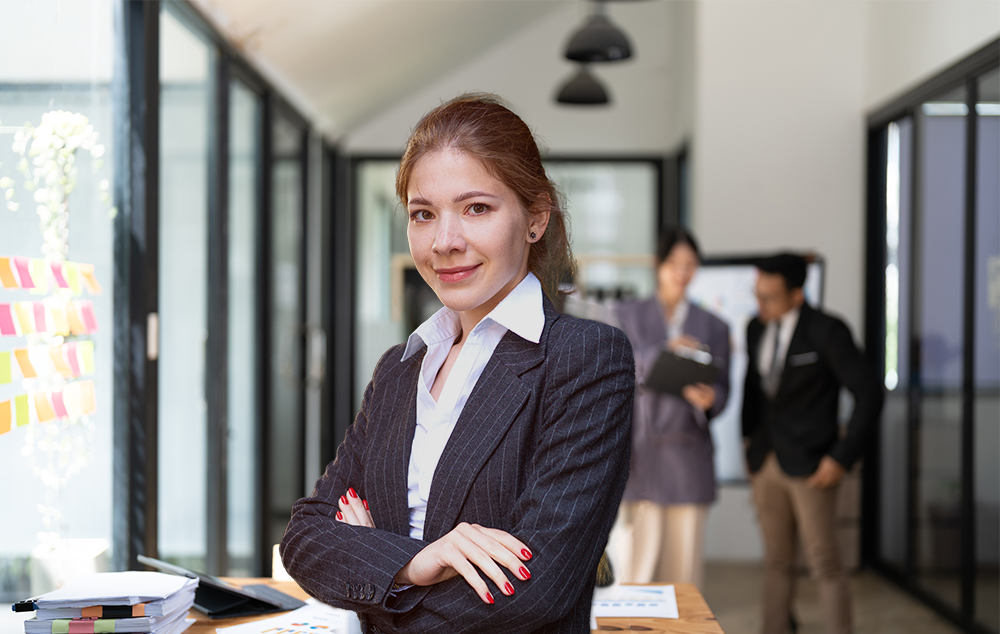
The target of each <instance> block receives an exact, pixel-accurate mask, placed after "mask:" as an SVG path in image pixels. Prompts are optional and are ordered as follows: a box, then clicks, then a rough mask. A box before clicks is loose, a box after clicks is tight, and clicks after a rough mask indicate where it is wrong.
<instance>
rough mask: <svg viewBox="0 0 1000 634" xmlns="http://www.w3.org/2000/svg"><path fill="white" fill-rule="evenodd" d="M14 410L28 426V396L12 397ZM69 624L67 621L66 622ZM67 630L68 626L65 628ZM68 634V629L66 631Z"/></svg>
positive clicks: (22, 422)
mask: <svg viewBox="0 0 1000 634" xmlns="http://www.w3.org/2000/svg"><path fill="white" fill-rule="evenodd" d="M14 409H16V410H17V426H18V427H23V426H24V425H27V424H28V395H27V394H22V395H21V396H15V397H14ZM67 623H69V621H67ZM66 627H67V628H69V625H67V626H66ZM53 631H55V630H53ZM66 631H67V632H69V629H67V630H66Z"/></svg>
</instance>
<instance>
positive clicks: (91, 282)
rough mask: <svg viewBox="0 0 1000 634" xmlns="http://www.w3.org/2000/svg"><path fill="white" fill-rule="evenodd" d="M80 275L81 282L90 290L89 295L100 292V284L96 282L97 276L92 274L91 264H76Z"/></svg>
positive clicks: (92, 266) (92, 267)
mask: <svg viewBox="0 0 1000 634" xmlns="http://www.w3.org/2000/svg"><path fill="white" fill-rule="evenodd" d="M77 268H78V269H79V270H80V275H81V276H83V284H84V286H86V287H87V290H88V291H90V294H91V295H100V294H101V285H100V284H98V283H97V276H96V275H95V274H94V265H93V264H78V265H77Z"/></svg>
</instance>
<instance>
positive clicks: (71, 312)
mask: <svg viewBox="0 0 1000 634" xmlns="http://www.w3.org/2000/svg"><path fill="white" fill-rule="evenodd" d="M66 320H67V321H69V330H70V332H72V333H73V334H74V335H85V334H87V327H86V326H84V325H83V322H82V321H81V320H80V315H79V314H78V313H77V311H76V306H75V305H74V304H73V302H68V303H67V304H66Z"/></svg>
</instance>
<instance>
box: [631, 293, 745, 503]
mask: <svg viewBox="0 0 1000 634" xmlns="http://www.w3.org/2000/svg"><path fill="white" fill-rule="evenodd" d="M618 321H619V323H620V325H621V328H622V330H624V331H625V334H627V335H628V338H629V340H630V341H631V342H632V349H633V350H634V351H635V372H636V384H637V386H638V387H637V388H636V391H635V410H634V416H633V419H632V468H631V475H630V476H629V480H628V486H627V487H626V488H625V499H626V500H629V501H637V500H650V501H652V502H656V503H658V504H708V503H710V502H714V501H715V466H714V464H713V454H714V448H713V445H712V435H711V433H710V432H709V429H708V424H707V423H708V421H709V420H710V419H711V418H713V417H714V416H716V415H717V414H718V413H719V412H721V411H722V410H723V409H724V408H725V407H726V401H727V400H728V399H729V347H730V343H729V326H727V325H726V324H725V322H723V321H722V320H721V319H719V318H718V317H716V316H715V315H713V314H712V313H710V312H708V311H706V310H702V309H701V308H698V307H697V306H695V305H693V304H692V305H691V307H690V310H689V311H688V315H687V319H686V320H685V322H684V328H683V330H684V334H686V335H691V336H692V337H694V338H695V339H697V340H698V341H700V342H701V343H702V344H705V345H707V346H708V349H709V352H711V353H712V356H713V357H715V363H716V364H717V365H718V366H719V367H720V372H719V377H718V379H716V382H715V384H714V385H713V386H712V387H714V388H715V395H716V396H715V405H714V406H712V409H711V410H709V411H708V412H704V413H701V412H697V411H696V410H695V408H694V406H692V405H691V404H690V403H688V402H687V401H686V400H684V399H683V398H680V397H678V396H673V395H670V394H661V393H659V392H654V391H653V390H650V389H648V388H645V387H642V382H643V379H644V378H645V376H646V373H647V372H649V371H650V369H651V368H652V366H653V363H654V362H655V361H656V358H657V356H659V354H660V352H661V351H662V350H663V349H664V344H665V343H666V341H667V327H666V322H665V319H664V316H663V309H662V308H661V307H660V302H659V300H657V299H656V298H655V297H653V298H650V299H647V300H645V301H641V302H628V303H623V304H621V305H619V307H618Z"/></svg>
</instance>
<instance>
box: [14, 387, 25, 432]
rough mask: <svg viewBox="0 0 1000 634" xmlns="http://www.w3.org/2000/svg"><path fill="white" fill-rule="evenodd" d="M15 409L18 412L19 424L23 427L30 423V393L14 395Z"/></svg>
mask: <svg viewBox="0 0 1000 634" xmlns="http://www.w3.org/2000/svg"><path fill="white" fill-rule="evenodd" d="M14 411H16V412H17V426H18V427H23V426H25V425H27V424H28V395H27V394H22V395H21V396H15V397H14Z"/></svg>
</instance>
